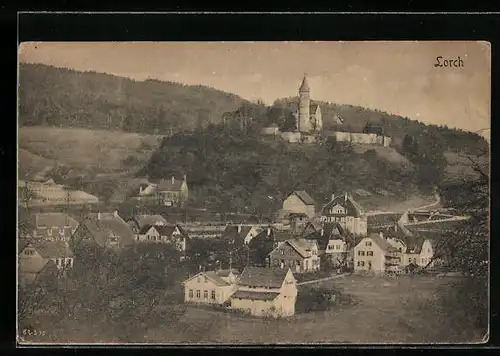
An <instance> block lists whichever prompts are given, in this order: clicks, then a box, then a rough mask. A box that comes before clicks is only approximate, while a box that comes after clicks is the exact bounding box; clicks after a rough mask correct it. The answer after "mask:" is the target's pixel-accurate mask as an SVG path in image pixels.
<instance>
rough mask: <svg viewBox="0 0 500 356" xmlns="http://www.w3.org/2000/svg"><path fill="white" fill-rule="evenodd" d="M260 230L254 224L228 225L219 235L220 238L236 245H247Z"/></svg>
mask: <svg viewBox="0 0 500 356" xmlns="http://www.w3.org/2000/svg"><path fill="white" fill-rule="evenodd" d="M260 231H261V230H260V229H259V228H257V227H256V226H254V225H242V224H238V225H236V226H234V225H228V226H226V228H225V229H224V231H223V232H222V235H221V240H223V241H229V242H230V243H232V244H235V245H236V246H242V245H248V244H249V243H250V241H252V239H253V238H254V237H255V236H257V235H258V234H259V232H260Z"/></svg>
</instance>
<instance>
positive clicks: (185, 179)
mask: <svg viewBox="0 0 500 356" xmlns="http://www.w3.org/2000/svg"><path fill="white" fill-rule="evenodd" d="M184 182H187V178H186V175H185V174H184Z"/></svg>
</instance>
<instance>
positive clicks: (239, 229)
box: [238, 224, 241, 234]
mask: <svg viewBox="0 0 500 356" xmlns="http://www.w3.org/2000/svg"><path fill="white" fill-rule="evenodd" d="M240 232H241V224H239V225H238V234H239V233H240Z"/></svg>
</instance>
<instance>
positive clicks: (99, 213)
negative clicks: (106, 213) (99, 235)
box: [97, 211, 101, 220]
mask: <svg viewBox="0 0 500 356" xmlns="http://www.w3.org/2000/svg"><path fill="white" fill-rule="evenodd" d="M97 220H101V212H100V211H98V212H97Z"/></svg>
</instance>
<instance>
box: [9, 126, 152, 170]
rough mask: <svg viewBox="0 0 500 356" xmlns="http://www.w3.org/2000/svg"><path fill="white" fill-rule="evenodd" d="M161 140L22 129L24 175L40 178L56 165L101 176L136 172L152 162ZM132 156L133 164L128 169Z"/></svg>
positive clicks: (97, 132) (113, 133)
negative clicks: (135, 169)
mask: <svg viewBox="0 0 500 356" xmlns="http://www.w3.org/2000/svg"><path fill="white" fill-rule="evenodd" d="M160 140H161V137H160V136H154V135H145V134H137V133H125V132H119V131H105V130H86V129H66V128H65V129H63V128H52V127H21V128H19V149H20V155H19V160H20V164H19V168H20V171H21V172H20V173H21V174H25V173H32V174H36V173H38V172H39V171H40V170H43V168H45V167H46V166H47V165H52V164H54V163H55V162H58V163H61V164H63V165H65V166H67V167H70V168H72V169H75V170H82V171H89V170H90V169H92V170H94V171H96V172H97V173H109V172H116V171H124V170H132V169H134V168H137V166H139V165H140V164H142V163H145V162H146V161H147V160H148V159H149V157H150V155H151V153H152V152H153V151H154V150H155V149H156V148H157V147H158V145H159V144H160ZM129 156H131V157H133V159H131V164H130V165H128V166H127V165H124V164H123V160H124V159H126V158H127V157H129ZM33 171H34V172H33Z"/></svg>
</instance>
